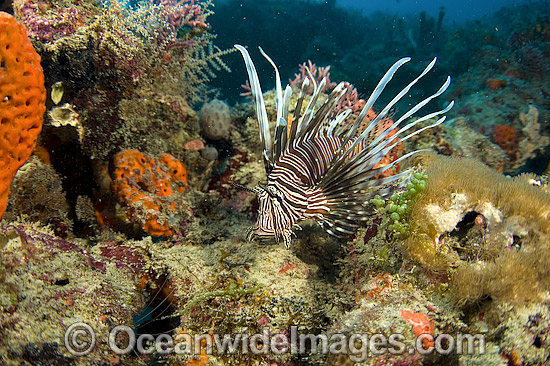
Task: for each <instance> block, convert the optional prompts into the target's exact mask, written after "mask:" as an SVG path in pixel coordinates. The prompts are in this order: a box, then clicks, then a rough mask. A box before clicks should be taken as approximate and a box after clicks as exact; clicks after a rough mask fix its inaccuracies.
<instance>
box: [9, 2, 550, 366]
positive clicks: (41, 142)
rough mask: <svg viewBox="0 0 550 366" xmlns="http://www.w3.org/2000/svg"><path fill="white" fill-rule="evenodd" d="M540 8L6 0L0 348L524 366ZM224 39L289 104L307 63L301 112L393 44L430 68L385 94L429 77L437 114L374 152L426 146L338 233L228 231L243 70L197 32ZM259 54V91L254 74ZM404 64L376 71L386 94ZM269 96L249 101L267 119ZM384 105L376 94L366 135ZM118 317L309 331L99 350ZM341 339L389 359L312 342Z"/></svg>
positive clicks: (542, 105) (543, 26)
mask: <svg viewBox="0 0 550 366" xmlns="http://www.w3.org/2000/svg"><path fill="white" fill-rule="evenodd" d="M543 3H544V2H541V3H540V4H539V3H534V2H530V3H529V4H520V5H516V6H512V7H508V8H503V9H502V10H501V11H499V12H497V13H495V14H494V15H491V16H487V17H485V18H483V21H479V20H474V21H471V22H466V23H462V24H459V23H457V24H447V22H446V20H447V15H446V14H445V10H444V9H441V10H440V12H439V15H438V13H437V11H438V9H435V13H434V12H432V15H430V13H429V12H421V13H417V14H412V15H404V14H395V15H393V14H384V13H376V14H364V15H363V14H359V13H358V12H353V11H352V10H350V9H343V8H341V7H339V6H338V4H335V2H334V1H327V2H312V1H293V0H282V1H279V0H277V1H275V0H266V1H257V2H253V1H252V2H242V1H236V0H228V1H223V2H219V3H218V2H216V8H215V10H216V14H213V9H214V8H213V5H214V4H213V2H211V1H208V0H206V1H200V0H183V1H177V0H160V1H128V2H126V1H119V0H115V1H106V2H105V1H102V2H93V1H87V0H86V1H70V0H60V1H42V0H41V1H27V0H16V1H14V2H13V9H12V10H11V11H12V12H13V14H14V17H15V19H17V20H18V21H19V22H20V23H21V24H22V25H21V24H17V23H16V22H15V21H14V20H13V18H10V16H8V15H5V14H1V15H0V28H2V29H0V45H1V46H2V47H0V58H1V63H0V74H1V75H0V76H1V82H0V93H1V94H2V95H1V96H0V101H1V103H3V104H2V108H0V115H1V119H2V121H1V122H2V123H1V126H0V129H1V131H0V136H2V141H0V142H1V143H0V149H1V153H2V159H1V161H2V163H0V165H1V167H0V168H1V169H0V170H1V173H2V174H1V175H2V177H1V178H2V179H1V183H2V189H1V193H2V194H1V195H0V199H1V200H0V209H2V210H1V211H0V213H2V212H3V211H4V209H3V208H2V204H4V206H5V203H6V202H7V208H6V209H5V213H3V219H2V222H1V223H0V360H1V361H0V363H2V364H6V365H54V364H55V365H90V366H104V365H153V364H154V365H157V364H165V365H186V366H192V365H207V364H210V365H244V364H254V365H318V364H329V365H352V364H369V365H394V366H396V365H401V366H403V365H490V366H497V365H498V366H502V365H545V364H546V363H548V360H550V338H549V337H550V336H549V334H550V332H549V331H548V329H549V327H550V317H549V315H548V314H549V313H550V309H549V306H548V304H549V303H550V297H549V296H548V291H549V290H550V271H549V269H548V263H549V261H550V254H548V253H550V250H549V249H550V248H549V244H548V243H550V226H549V224H548V223H549V220H550V218H549V212H550V186H549V184H548V168H547V167H548V166H549V156H550V155H549V154H548V151H549V148H550V147H549V144H550V141H549V137H548V136H550V127H549V124H548V121H549V120H550V108H549V104H548V101H547V100H546V99H547V98H546V96H547V95H549V94H550V87H549V86H550V82H549V80H550V79H549V78H550V73H549V72H548V60H549V57H548V56H549V55H550V48H549V47H548V45H549V41H550V22H549V21H548V19H550V12H549V11H548V9H549V8H548V7H547V6H546V5H547V4H543ZM3 6H4V7H3V9H5V8H6V4H4V5H3ZM322 19H330V20H331V21H330V22H324V21H320V20H322ZM23 26H24V27H25V28H26V34H27V35H28V38H29V39H30V42H29V41H28V39H27V38H26V36H25V29H23V28H22V27H23ZM8 28H9V29H8ZM250 29H254V30H255V31H254V32H250ZM284 34H291V35H292V37H293V39H292V42H289V41H288V37H284V36H281V35H284ZM236 35H237V38H238V39H236V38H235V37H236ZM235 42H239V43H241V44H247V45H249V46H250V47H255V46H256V45H261V46H262V47H263V48H264V49H265V50H266V51H267V52H268V53H269V54H271V55H273V56H274V61H275V62H276V64H277V66H278V67H280V68H279V69H280V73H281V78H282V80H289V81H290V84H291V87H292V88H293V94H292V96H291V102H290V104H291V105H294V104H295V103H296V100H297V96H298V93H299V87H300V86H301V83H302V82H303V80H304V79H305V78H306V77H307V75H308V72H310V73H311V74H312V75H313V77H314V79H315V80H316V81H317V82H319V81H320V80H321V78H322V77H327V78H328V79H330V80H327V81H328V83H327V85H329V87H327V88H326V90H325V91H324V92H323V93H321V95H320V96H319V99H318V100H317V105H316V108H321V106H322V104H323V103H324V101H325V100H326V98H327V94H326V93H328V92H330V86H332V84H333V82H338V81H340V80H346V81H349V82H353V85H354V86H353V87H352V89H353V92H352V93H350V95H349V97H348V99H347V100H345V101H344V102H343V103H342V105H341V106H339V107H340V110H341V109H342V108H350V109H352V113H353V115H354V116H356V115H357V113H356V112H357V111H359V110H360V108H361V107H362V106H363V105H364V104H365V101H364V100H363V99H362V97H363V96H364V95H365V94H367V92H370V91H371V90H372V89H373V88H374V87H375V86H376V82H377V81H378V80H379V78H380V76H381V74H383V72H384V71H385V70H386V69H387V66H388V65H390V64H391V63H392V62H394V61H395V60H396V59H397V58H400V57H402V56H404V55H410V56H411V57H412V58H415V59H416V60H419V59H420V60H427V59H428V58H431V57H433V56H437V57H438V65H439V66H438V68H437V70H433V73H430V75H426V80H425V81H426V82H425V84H423V85H421V87H420V88H419V89H418V90H416V91H415V92H413V91H411V92H409V93H408V94H407V101H406V104H408V103H415V102H416V101H418V100H419V98H420V94H427V93H426V92H425V91H426V90H428V89H429V90H430V91H432V89H434V87H435V88H437V87H439V85H438V86H434V84H433V83H434V80H437V79H439V78H440V76H442V75H443V74H444V75H447V74H450V75H451V76H452V78H453V82H452V88H453V90H452V91H451V92H452V95H448V94H445V95H444V97H445V98H448V99H455V100H456V106H455V108H454V109H453V110H452V111H451V112H450V114H449V120H448V121H446V122H445V123H444V124H442V125H439V126H437V127H436V128H433V129H428V130H426V131H423V132H422V133H419V134H418V135H415V136H412V137H411V138H410V139H408V140H407V141H404V142H403V143H402V144H399V145H397V146H396V147H395V148H394V149H393V150H392V151H391V152H390V153H389V154H388V155H387V156H386V157H385V158H384V159H383V162H382V163H383V164H388V163H391V162H392V161H395V159H397V158H399V157H401V156H403V155H404V154H406V153H408V152H410V151H412V150H417V149H430V150H434V151H435V152H437V153H438V154H440V155H433V154H424V153H423V154H422V155H418V156H416V158H413V159H409V161H408V162H407V163H405V162H400V164H399V165H398V166H396V167H395V169H391V170H388V171H386V172H385V174H386V175H388V176H389V175H393V174H395V173H396V172H399V171H404V170H403V169H408V168H412V171H411V173H412V174H411V175H410V176H408V177H406V179H404V180H403V181H399V182H396V184H395V185H394V186H393V187H392V190H393V192H391V194H389V195H388V198H387V199H382V198H380V197H376V198H375V199H374V200H372V201H371V202H368V203H366V206H367V207H366V211H365V212H367V213H368V215H369V216H368V217H367V220H366V221H365V223H364V224H363V225H362V226H361V227H360V228H358V229H357V231H356V233H355V235H354V236H353V237H351V238H349V239H340V240H337V239H335V238H332V237H330V236H327V235H326V234H325V233H324V232H323V231H322V230H321V228H319V227H318V226H317V225H316V224H315V223H313V222H307V221H305V222H304V224H303V230H302V231H299V232H297V233H296V237H295V238H293V244H294V245H293V247H292V249H290V250H287V249H285V248H284V247H283V246H282V245H277V244H276V243H275V242H270V241H265V242H263V241H261V242H260V241H248V240H246V233H247V229H248V228H249V227H250V226H251V225H252V224H253V220H254V219H255V218H256V215H257V210H258V204H257V201H256V198H255V197H254V195H252V194H250V192H249V191H247V190H243V189H241V188H239V185H244V186H247V187H251V186H254V185H256V184H257V183H258V182H260V183H262V182H265V180H266V177H265V171H264V168H263V165H262V164H263V158H262V153H261V148H260V143H259V137H258V136H259V131H258V123H257V121H256V120H255V109H254V107H253V104H252V103H251V102H250V100H248V99H246V98H243V99H242V100H239V101H238V103H237V104H234V102H235V101H236V98H237V97H238V95H239V91H238V87H239V84H241V83H242V80H243V79H244V75H245V74H244V72H245V71H244V69H243V67H242V65H241V61H240V60H238V63H236V62H237V58H232V57H231V55H229V57H226V56H227V54H228V53H230V52H231V51H223V50H222V49H220V48H218V47H217V46H216V45H215V44H217V45H219V46H222V47H223V48H225V47H231V46H232V45H233V44H234V43H235ZM296 44H299V45H300V46H299V47H296ZM388 44H391V45H392V47H388V46H387V45H388ZM34 50H36V52H35V51H34ZM275 50H276V51H275ZM37 53H38V54H37ZM305 60H308V61H307V62H304V61H305ZM310 60H311V61H310ZM365 60H368V67H365ZM40 64H41V66H40ZM316 64H317V65H331V66H326V67H318V66H316ZM411 64H412V63H411ZM421 64H422V62H419V63H418V65H421ZM266 65H267V64H266ZM297 65H299V66H297ZM260 66H262V67H260V68H258V73H259V74H260V75H259V76H260V79H261V81H262V84H266V83H264V75H263V74H264V72H267V71H269V72H270V73H271V71H272V69H271V68H270V67H269V65H267V66H266V67H265V68H263V66H264V65H260ZM411 66H412V65H411ZM41 67H42V68H43V70H44V75H42V71H41ZM414 67H416V66H413V68H414ZM230 68H232V69H235V70H236V71H237V72H236V73H234V74H231V75H230V74H228V73H227V72H226V71H227V70H229V69H230ZM417 71H418V72H420V70H413V73H414V72H417ZM24 73H30V76H28V77H27V76H24ZM216 75H217V76H218V77H217V78H216V79H214V76H216ZM409 77H410V75H408V73H407V75H404V74H401V73H399V72H398V73H396V74H395V75H394V79H395V80H394V81H392V83H391V84H390V85H389V86H388V90H387V93H388V94H391V93H392V92H393V91H395V90H393V88H394V85H401V84H400V81H401V80H400V79H401V78H407V79H408V78H409ZM25 83H26V84H25ZM266 85H267V84H266ZM348 85H349V84H348ZM29 88H30V89H29ZM218 88H219V90H218ZM423 89H424V90H423ZM29 90H30V91H29ZM46 92H47V95H49V97H48V98H46ZM25 93H27V94H25ZM385 93H386V92H384V94H382V96H381V98H382V100H384V98H386V96H385ZM416 93H418V94H416ZM306 94H307V93H306ZM274 95H275V92H274V91H267V92H266V93H265V94H264V98H265V104H266V108H267V114H268V116H269V119H270V120H271V121H274V120H275V116H276V114H277V106H276V103H275V97H274ZM214 97H217V98H219V99H223V100H224V101H225V102H221V101H220V100H218V99H216V100H212V98H214ZM310 98H311V96H310V95H306V96H305V99H304V103H309V101H310ZM27 100H28V101H29V105H28V106H27V105H26V101H27ZM384 102H385V100H384ZM384 102H382V103H384ZM203 105H204V107H203V109H202V110H201V109H200V108H201V106H203ZM405 107H406V106H405V105H400V104H397V105H395V112H393V111H390V113H389V115H388V116H389V117H388V118H385V119H383V120H382V121H381V123H380V124H379V125H378V126H377V127H376V130H375V133H380V132H382V131H384V130H385V129H386V128H388V126H390V125H391V124H394V123H396V121H395V118H394V117H393V116H395V115H397V114H398V112H399V110H401V109H403V108H405ZM377 108H378V106H374V107H373V108H372V109H371V110H370V111H369V113H367V116H366V118H365V122H364V123H363V125H362V126H361V127H360V128H361V129H362V128H364V127H365V126H366V125H367V123H368V121H370V120H372V118H374V117H375V116H376V112H377V111H378V109H377ZM46 110H47V113H46V114H45V111H46ZM14 111H16V112H14ZM209 113H210V115H209ZM394 113H395V114H394ZM44 114H45V121H44V125H43V126H42V116H43V115H44ZM22 117H25V118H22ZM288 122H289V123H292V121H291V120H289V121H288ZM407 122H409V121H403V122H402V123H403V124H406V123H407ZM433 122H435V121H433V120H430V121H426V122H425V124H423V125H422V126H415V129H416V130H419V129H421V128H423V127H425V126H427V125H428V124H430V123H433ZM271 127H272V128H273V127H274V126H273V125H272V126H271ZM39 132H40V135H38V134H39ZM411 132H412V131H411ZM386 138H390V139H393V138H395V135H392V136H388V137H386ZM35 141H38V142H37V143H36V144H35ZM31 152H32V155H34V156H30V155H31ZM443 155H444V156H443ZM29 156H30V158H29ZM2 164H3V165H2ZM484 164H485V165H484ZM520 172H521V173H523V174H520ZM527 172H533V173H527ZM502 173H504V174H510V175H513V176H511V177H510V176H506V175H503V174H502ZM233 183H236V184H233ZM8 188H9V196H8ZM2 200H3V201H2ZM4 208H5V207H4ZM79 322H82V323H85V324H88V325H89V326H90V327H91V328H92V329H93V330H94V331H95V333H96V344H95V347H93V349H92V350H91V352H90V353H89V354H87V355H84V356H76V355H74V354H73V353H71V352H70V350H69V349H68V348H67V347H66V345H65V342H64V336H65V332H66V331H67V330H69V329H70V328H69V327H70V326H71V325H72V324H74V323H79ZM117 325H126V326H128V327H130V328H131V329H133V330H135V332H136V336H139V335H141V334H154V335H158V334H168V335H170V336H173V337H180V338H179V339H181V338H185V337H186V336H194V335H214V334H219V335H221V336H224V335H237V334H239V335H241V334H242V335H244V336H247V335H252V334H255V333H259V334H264V332H266V333H270V334H280V335H285V336H287V335H289V334H291V330H292V329H296V330H297V331H298V333H300V334H308V335H310V336H311V338H310V339H311V340H312V341H311V343H309V341H308V346H311V347H309V348H307V349H306V350H305V351H304V352H303V353H299V354H291V353H289V352H286V353H284V352H283V353H282V354H277V353H276V352H266V353H253V352H248V353H247V352H244V351H243V350H242V349H240V347H239V349H237V350H236V351H235V352H233V353H230V352H228V351H227V350H226V351H227V352H225V353H224V352H217V350H214V352H213V353H211V354H210V353H208V352H207V351H208V344H207V342H206V341H204V342H200V343H199V344H198V351H197V352H195V354H193V352H191V353H188V354H180V355H178V354H169V355H167V354H163V353H162V352H160V351H159V350H158V349H152V353H150V354H138V353H139V352H137V351H136V352H130V353H128V354H125V355H119V354H116V353H114V352H113V351H112V350H111V349H110V347H109V344H108V341H109V332H110V330H111V329H113V327H115V326H117ZM293 327H295V328H293ZM357 333H360V334H367V335H371V336H372V335H375V334H382V335H385V336H389V335H390V334H393V333H399V334H401V335H402V336H403V345H404V346H403V347H404V349H403V352H401V353H400V354H389V353H386V354H378V353H376V352H375V351H377V350H376V346H375V347H374V351H372V349H370V348H365V346H366V343H365V342H364V339H363V338H354V342H352V343H348V344H347V345H346V346H345V347H344V348H343V349H342V350H340V352H336V353H340V354H339V355H338V354H332V355H326V354H324V353H323V352H319V351H320V350H321V346H322V345H323V341H322V337H323V336H333V335H338V334H343V335H347V336H351V335H352V334H357ZM460 334H472V335H474V336H476V337H483V339H484V344H485V352H484V353H482V352H477V351H474V353H473V354H458V353H456V352H451V353H447V354H444V353H441V352H433V353H432V354H423V353H421V352H419V350H418V349H416V350H415V349H414V348H415V346H418V345H417V344H415V343H417V340H418V338H417V337H418V336H422V335H430V336H433V337H435V338H434V340H428V339H424V340H422V342H418V343H419V344H420V346H421V347H424V348H427V347H430V346H432V345H434V344H438V343H437V342H439V343H441V339H446V338H445V337H448V336H453V337H456V336H458V335H460ZM315 337H319V338H315ZM77 338H79V339H80V340H81V341H84V343H85V342H87V341H89V339H87V338H85V337H82V336H81V335H79V336H78V337H77ZM375 339H376V338H375ZM438 339H439V341H438ZM369 340H372V339H369ZM115 341H116V342H117V344H118V345H120V346H123V345H125V344H127V341H128V339H125V337H117V338H116V339H115ZM147 344H148V345H151V344H150V343H147ZM445 344H446V345H449V343H445ZM290 345H291V344H290V343H288V342H287V343H285V344H284V345H283V347H284V346H290ZM479 345H480V343H479V342H478V343H476V346H479ZM257 346H258V347H261V346H262V345H261V344H257ZM315 346H316V347H317V349H316V348H315ZM407 351H410V352H407ZM359 361H361V362H359Z"/></svg>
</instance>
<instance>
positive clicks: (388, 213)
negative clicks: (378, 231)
mask: <svg viewBox="0 0 550 366" xmlns="http://www.w3.org/2000/svg"><path fill="white" fill-rule="evenodd" d="M426 179H428V176H427V175H426V174H425V173H422V172H416V173H414V174H413V175H412V177H411V179H410V181H409V182H408V183H407V184H406V190H405V191H402V192H399V193H394V194H393V195H391V197H390V198H389V199H388V201H387V202H386V201H384V200H383V199H382V198H380V196H379V195H376V196H375V197H374V198H373V199H371V200H370V203H372V204H373V205H374V206H375V207H376V209H377V211H378V212H379V213H381V214H382V215H383V217H384V218H383V221H382V227H383V228H387V229H388V230H390V231H392V232H394V233H396V234H398V235H400V236H402V237H404V238H405V237H408V236H409V235H410V225H409V216H410V212H411V208H410V205H411V203H412V202H414V201H415V200H416V199H417V197H418V196H419V194H420V193H421V192H423V191H424V190H425V189H426Z"/></svg>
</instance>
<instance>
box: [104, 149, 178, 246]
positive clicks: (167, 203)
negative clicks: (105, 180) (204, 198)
mask: <svg viewBox="0 0 550 366" xmlns="http://www.w3.org/2000/svg"><path fill="white" fill-rule="evenodd" d="M113 163H114V168H113V173H112V177H113V181H112V184H111V190H112V191H113V193H115V194H116V195H117V196H118V197H119V199H120V200H121V201H122V202H123V203H125V204H126V205H127V206H128V213H129V214H130V216H131V217H132V218H133V219H135V220H137V221H139V222H140V223H141V226H142V228H143V230H145V231H146V232H147V233H148V234H150V235H153V236H169V235H172V233H173V232H172V229H171V228H170V217H172V216H173V215H175V214H176V212H175V210H176V198H177V195H178V194H179V193H183V192H185V189H186V188H187V170H186V169H185V166H184V165H183V163H181V162H180V161H179V160H178V159H176V158H175V157H173V156H172V155H170V154H161V155H160V157H159V158H158V159H155V158H151V157H150V156H148V155H146V154H143V153H141V152H139V151H137V150H125V151H122V152H120V153H118V154H116V155H115V157H114V161H113Z"/></svg>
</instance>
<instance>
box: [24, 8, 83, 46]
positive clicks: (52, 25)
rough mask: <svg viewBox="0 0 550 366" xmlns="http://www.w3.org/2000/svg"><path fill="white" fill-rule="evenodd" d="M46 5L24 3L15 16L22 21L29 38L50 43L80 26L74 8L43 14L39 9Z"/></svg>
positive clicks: (78, 15) (78, 17) (71, 32)
mask: <svg viewBox="0 0 550 366" xmlns="http://www.w3.org/2000/svg"><path fill="white" fill-rule="evenodd" d="M47 6H49V4H47V3H40V2H38V3H33V2H30V1H27V2H25V3H24V4H23V5H22V6H21V7H20V8H19V9H16V10H15V11H16V15H17V16H18V17H19V18H20V19H21V20H22V21H23V23H24V24H25V26H26V28H27V34H28V36H29V37H34V38H38V39H39V40H41V41H46V42H51V41H53V40H54V39H55V38H60V37H66V36H69V35H71V34H73V33H74V32H76V29H77V28H78V27H79V25H81V24H82V22H81V21H80V18H81V16H80V14H79V13H78V10H76V9H74V8H60V9H56V10H55V12H53V11H50V12H43V11H42V10H41V7H47Z"/></svg>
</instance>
